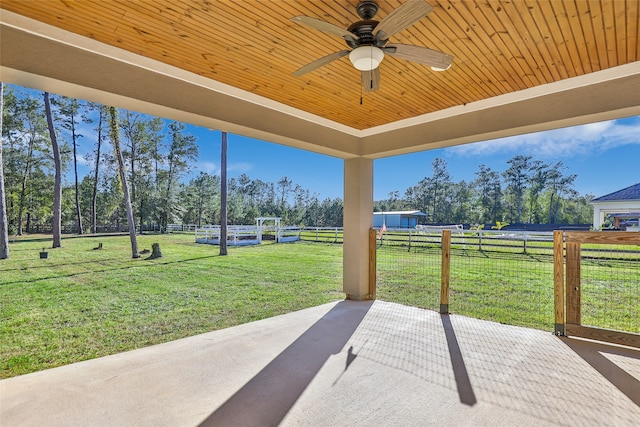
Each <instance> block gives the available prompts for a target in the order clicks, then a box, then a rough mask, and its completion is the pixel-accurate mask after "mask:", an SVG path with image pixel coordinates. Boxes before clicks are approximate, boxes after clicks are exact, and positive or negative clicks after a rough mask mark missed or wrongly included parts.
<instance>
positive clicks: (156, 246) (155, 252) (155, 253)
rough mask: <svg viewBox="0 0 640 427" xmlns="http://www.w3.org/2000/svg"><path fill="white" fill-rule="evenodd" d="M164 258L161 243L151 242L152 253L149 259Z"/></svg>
mask: <svg viewBox="0 0 640 427" xmlns="http://www.w3.org/2000/svg"><path fill="white" fill-rule="evenodd" d="M155 258H162V252H161V251H160V243H152V244H151V255H150V256H149V258H148V259H155Z"/></svg>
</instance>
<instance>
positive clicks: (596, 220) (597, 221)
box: [593, 205, 604, 231]
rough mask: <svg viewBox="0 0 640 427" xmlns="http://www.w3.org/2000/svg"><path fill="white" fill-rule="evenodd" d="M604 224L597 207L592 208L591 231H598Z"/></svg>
mask: <svg viewBox="0 0 640 427" xmlns="http://www.w3.org/2000/svg"><path fill="white" fill-rule="evenodd" d="M603 222H604V212H601V211H600V207H599V206H595V205H594V206H593V231H599V230H600V227H602V223H603Z"/></svg>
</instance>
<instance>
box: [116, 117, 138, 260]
mask: <svg viewBox="0 0 640 427" xmlns="http://www.w3.org/2000/svg"><path fill="white" fill-rule="evenodd" d="M109 114H110V116H111V120H110V121H111V142H112V143H113V150H114V151H115V155H116V158H117V159H118V171H119V173H120V183H121V184H122V193H123V196H124V204H125V209H126V211H127V225H128V226H129V236H130V238H131V257H132V258H140V253H139V252H138V241H137V240H136V224H135V220H134V218H133V209H132V208H131V199H130V198H129V188H128V185H127V174H126V171H125V166H124V158H123V157H122V150H120V128H119V126H118V110H116V108H115V107H109Z"/></svg>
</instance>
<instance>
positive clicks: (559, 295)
mask: <svg viewBox="0 0 640 427" xmlns="http://www.w3.org/2000/svg"><path fill="white" fill-rule="evenodd" d="M563 236H564V233H563V232H562V230H555V231H554V232H553V306H554V313H555V334H556V335H563V336H564V334H565V330H564V246H563Z"/></svg>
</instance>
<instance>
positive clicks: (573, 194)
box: [375, 155, 594, 224]
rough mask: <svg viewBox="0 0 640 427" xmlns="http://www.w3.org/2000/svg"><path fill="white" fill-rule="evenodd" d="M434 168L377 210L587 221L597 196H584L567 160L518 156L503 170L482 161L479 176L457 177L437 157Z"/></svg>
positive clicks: (448, 218) (433, 219)
mask: <svg viewBox="0 0 640 427" xmlns="http://www.w3.org/2000/svg"><path fill="white" fill-rule="evenodd" d="M431 169H432V173H431V175H430V176H426V177H424V178H423V179H422V180H420V181H419V182H418V183H417V184H416V185H414V186H412V187H409V188H407V189H406V191H405V192H404V194H403V195H400V192H399V191H392V192H391V193H389V197H388V198H387V199H385V200H379V201H376V202H375V210H377V211H394V210H407V209H417V210H420V211H422V212H424V213H426V214H427V218H428V222H429V223H433V224H492V223H496V222H501V223H505V222H507V223H511V224H522V223H530V224H587V223H590V222H591V218H592V212H593V208H592V207H591V205H590V204H589V203H590V201H591V200H592V199H593V197H594V196H593V195H590V194H588V195H585V196H582V195H580V194H579V193H578V192H577V191H576V190H575V188H574V182H575V180H576V178H577V176H576V175H575V174H570V173H567V166H566V165H564V163H563V162H562V161H557V162H553V163H545V162H543V161H541V160H536V159H534V158H533V157H532V156H524V155H517V156H514V157H512V158H511V159H509V160H508V161H507V168H506V169H505V170H504V171H502V172H500V171H496V170H493V169H491V168H490V167H488V166H486V165H480V166H478V169H477V170H476V172H475V176H476V179H475V180H473V181H471V182H466V181H464V180H462V181H458V182H454V181H452V179H451V176H450V175H449V172H448V171H447V162H446V161H445V160H443V159H441V158H436V159H434V160H433V162H432V163H431Z"/></svg>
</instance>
